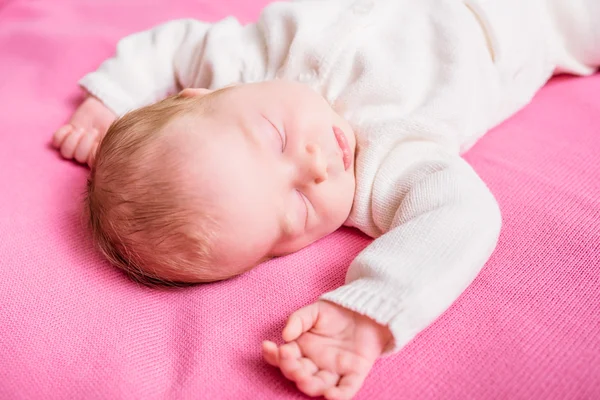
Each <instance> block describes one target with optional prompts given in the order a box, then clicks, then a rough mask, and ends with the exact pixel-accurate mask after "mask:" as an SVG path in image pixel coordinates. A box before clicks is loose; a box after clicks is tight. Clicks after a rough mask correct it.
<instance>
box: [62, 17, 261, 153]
mask: <svg viewBox="0 0 600 400" xmlns="http://www.w3.org/2000/svg"><path fill="white" fill-rule="evenodd" d="M252 39H256V40H255V41H256V42H259V41H260V38H259V37H258V36H257V35H256V32H255V31H253V27H252V26H247V27H242V26H241V25H240V24H239V23H238V22H237V21H236V20H235V19H233V18H227V19H224V20H222V21H220V22H217V23H214V24H208V23H204V22H200V21H196V20H175V21H171V22H167V23H165V24H162V25H159V26H157V27H155V28H153V29H150V30H147V31H144V32H139V33H136V34H133V35H130V36H128V37H126V38H124V39H122V40H121V41H120V42H119V43H118V45H117V51H116V54H115V55H114V56H113V57H111V58H109V59H108V60H106V61H104V62H103V63H102V64H101V65H100V67H99V68H98V70H96V71H95V72H92V73H90V74H88V75H86V76H85V77H83V79H81V81H80V82H79V83H80V85H81V86H82V88H83V89H85V90H86V92H87V93H88V94H89V95H90V96H88V97H87V98H86V100H85V101H84V103H83V104H81V106H80V107H79V108H78V109H77V110H76V111H75V113H74V114H73V116H72V118H71V120H70V121H69V123H68V124H66V125H65V126H63V127H61V128H60V129H58V130H57V131H56V132H55V134H54V138H53V144H54V146H55V147H57V148H60V151H61V154H62V155H63V156H64V157H65V158H75V159H76V160H77V161H80V162H89V161H90V160H91V159H92V157H93V154H94V151H95V148H96V146H97V143H98V142H99V141H100V139H101V138H102V137H103V136H104V134H105V133H106V131H107V129H108V127H109V126H110V123H111V122H112V121H114V119H115V118H116V117H120V116H122V115H123V114H125V113H126V112H127V111H130V110H133V109H136V108H139V107H142V106H145V105H148V104H151V103H153V102H155V101H158V100H161V99H163V98H165V97H166V96H167V95H169V94H173V93H175V92H177V91H178V90H179V89H180V88H182V87H210V86H211V85H225V84H230V83H235V82H237V81H238V80H239V78H240V76H241V72H240V69H241V65H242V64H243V62H242V58H243V57H244V56H246V55H247V53H249V52H250V50H249V49H257V48H258V46H257V45H256V46H252V45H251V42H252V43H253V41H252Z"/></svg>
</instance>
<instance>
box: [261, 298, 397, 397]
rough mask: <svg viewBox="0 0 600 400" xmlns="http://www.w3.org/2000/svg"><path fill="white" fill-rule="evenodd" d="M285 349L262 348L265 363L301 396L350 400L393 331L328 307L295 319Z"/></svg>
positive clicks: (307, 310)
mask: <svg viewBox="0 0 600 400" xmlns="http://www.w3.org/2000/svg"><path fill="white" fill-rule="evenodd" d="M282 336H283V340H285V341H286V343H285V344H284V345H282V346H279V347H277V345H276V344H275V343H273V342H270V341H265V342H263V357H264V358H265V360H266V361H267V362H268V363H269V364H271V365H273V366H275V367H279V368H280V369H281V372H282V373H283V375H285V377H286V378H288V379H290V380H292V381H294V382H295V383H296V386H297V387H298V389H300V391H302V392H304V393H305V394H307V395H309V396H325V398H327V399H329V400H342V399H350V398H352V397H353V396H354V395H355V394H356V393H357V392H358V390H359V389H360V387H361V386H362V384H363V381H364V380H365V378H366V377H367V375H368V373H369V371H370V370H371V368H372V367H373V364H374V363H375V360H377V357H379V356H380V355H381V353H382V352H383V350H384V348H385V346H386V345H387V344H388V343H389V341H390V340H392V335H391V333H390V331H389V329H388V328H387V327H385V326H382V325H379V324H378V323H376V322H375V321H373V320H372V319H370V318H368V317H365V316H364V315H361V314H358V313H355V312H354V311H350V310H348V309H346V308H343V307H341V306H338V305H336V304H333V303H330V302H328V301H322V300H320V301H317V302H316V303H313V304H311V305H309V306H307V307H304V308H301V309H300V310H298V311H296V312H295V313H293V314H292V315H291V316H290V318H289V319H288V321H287V324H286V326H285V328H284V329H283V335H282Z"/></svg>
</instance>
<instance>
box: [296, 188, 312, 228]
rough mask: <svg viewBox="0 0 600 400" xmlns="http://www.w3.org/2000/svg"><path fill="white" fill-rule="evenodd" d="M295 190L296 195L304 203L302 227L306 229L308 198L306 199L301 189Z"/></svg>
mask: <svg viewBox="0 0 600 400" xmlns="http://www.w3.org/2000/svg"><path fill="white" fill-rule="evenodd" d="M296 192H297V193H298V195H299V196H300V198H301V199H302V202H303V203H304V211H305V217H304V228H305V229H306V226H307V225H308V203H310V200H308V198H307V197H306V196H305V195H304V194H303V193H302V192H301V191H299V190H296Z"/></svg>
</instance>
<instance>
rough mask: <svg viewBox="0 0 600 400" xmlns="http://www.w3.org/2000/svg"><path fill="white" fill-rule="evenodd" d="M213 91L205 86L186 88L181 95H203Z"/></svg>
mask: <svg viewBox="0 0 600 400" xmlns="http://www.w3.org/2000/svg"><path fill="white" fill-rule="evenodd" d="M212 92H213V91H212V90H210V89H205V88H186V89H183V90H182V91H181V92H179V95H180V96H181V97H202V96H206V95H207V94H209V93H212Z"/></svg>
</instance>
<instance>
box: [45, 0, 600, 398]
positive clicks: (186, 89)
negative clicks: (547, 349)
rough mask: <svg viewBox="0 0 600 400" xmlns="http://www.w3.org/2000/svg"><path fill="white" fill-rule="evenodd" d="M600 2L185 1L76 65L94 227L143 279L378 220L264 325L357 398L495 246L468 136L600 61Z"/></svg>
mask: <svg viewBox="0 0 600 400" xmlns="http://www.w3.org/2000/svg"><path fill="white" fill-rule="evenodd" d="M592 16H594V17H595V20H593V18H592ZM599 16H600V6H599V3H598V2H597V1H596V0H572V1H570V2H568V4H567V2H564V1H561V0H532V1H528V2H522V1H520V0H496V1H494V0H492V1H489V0H488V1H483V0H471V1H468V0H467V1H460V0H421V1H410V0H372V1H370V0H358V1H356V2H350V1H347V0H303V1H295V2H278V3H273V4H270V5H269V6H267V7H266V8H265V9H264V10H263V12H262V14H261V16H260V18H259V20H258V22H257V23H253V24H248V25H241V24H240V23H239V22H238V21H237V20H236V19H234V18H226V19H224V20H222V21H220V22H216V23H204V22H200V21H196V20H191V19H190V20H177V21H172V22H168V23H165V24H163V25H160V26H158V27H155V28H153V29H151V30H149V31H145V32H141V33H137V34H134V35H131V36H129V37H127V38H125V39H123V40H122V41H121V42H120V43H119V44H118V46H117V52H116V55H115V56H114V57H112V58H110V59H108V60H106V61H105V62H104V63H102V65H101V66H100V67H99V69H98V70H97V71H95V72H92V73H90V74H88V75H86V76H85V77H84V78H83V79H82V80H81V82H80V84H81V86H82V87H83V88H84V89H85V90H86V91H87V93H88V97H87V98H86V100H85V101H84V102H83V103H82V104H81V105H80V107H79V108H78V109H77V110H76V111H75V113H74V115H73V116H72V118H71V120H70V122H69V123H68V124H67V125H65V126H63V127H61V128H60V129H59V130H58V131H57V132H56V133H55V134H54V145H55V146H56V147H57V148H59V149H60V151H61V153H62V155H63V156H64V157H65V158H69V159H70V158H74V159H76V160H77V161H80V162H83V163H88V164H89V165H90V166H91V173H90V178H89V182H88V187H87V197H86V211H87V215H88V219H89V223H90V227H91V231H92V233H93V236H94V238H95V242H96V243H97V245H98V247H99V248H100V250H101V251H102V253H103V254H104V255H105V256H106V257H107V258H108V260H109V261H110V262H111V263H112V264H114V265H115V266H116V267H118V268H120V269H122V270H124V271H125V272H126V273H127V274H128V275H129V276H131V277H132V278H134V279H135V280H137V281H139V282H142V283H145V284H149V285H181V284H193V283H199V282H213V281H217V280H223V279H228V278H230V277H234V276H236V275H239V274H242V273H243V272H245V271H248V270H249V269H252V268H254V267H256V266H257V265H259V264H260V263H261V262H263V261H265V260H268V259H271V258H274V257H281V256H285V255H286V254H289V253H293V252H295V251H298V250H300V249H302V248H304V247H306V246H308V245H310V244H311V243H313V242H315V241H316V240H318V239H320V238H322V237H324V236H326V235H328V234H330V233H332V232H334V231H335V230H336V229H338V228H340V227H341V226H343V225H345V226H350V227H355V228H358V229H360V230H361V231H362V232H364V233H366V234H367V235H369V236H371V237H372V238H374V241H373V242H372V243H371V244H370V245H369V246H368V247H367V248H366V249H365V250H363V251H362V252H361V253H360V254H359V255H358V257H356V259H355V260H354V261H353V262H352V263H351V264H350V266H349V269H348V273H347V275H346V282H345V285H343V286H342V287H340V288H337V289H335V290H333V291H331V292H329V293H325V294H323V295H322V296H321V298H320V299H319V300H318V301H316V302H315V303H314V304H311V305H308V306H307V307H304V308H302V309H300V310H298V311H296V312H295V313H293V314H292V315H291V316H290V318H289V319H288V321H287V325H286V326H285V328H284V330H283V334H282V335H283V339H284V341H285V343H284V344H283V345H281V346H277V345H276V344H275V343H273V342H270V341H265V342H264V343H263V356H264V358H265V360H266V361H267V362H268V363H270V364H272V365H274V366H276V367H278V368H280V369H281V371H282V373H283V374H284V375H285V377H287V378H288V379H290V380H292V381H294V382H295V383H296V385H297V387H298V388H299V389H300V390H301V391H302V392H304V393H306V394H308V395H310V396H320V395H323V396H325V397H326V398H328V399H349V398H351V397H352V396H354V395H355V394H356V393H357V391H358V390H359V389H360V387H361V385H362V383H363V381H364V379H365V377H366V376H367V374H368V372H369V371H370V369H371V367H372V366H373V363H374V362H375V361H376V359H377V358H378V357H380V356H382V355H385V354H391V353H393V352H396V351H398V350H399V349H401V348H402V347H403V346H405V345H406V344H407V343H408V342H409V341H410V340H411V339H412V338H413V337H414V336H415V335H416V334H417V333H419V332H420V331H422V330H423V329H424V328H425V327H427V326H428V325H430V324H431V323H432V322H433V321H434V320H435V319H436V318H437V317H438V316H439V315H440V314H441V313H443V312H444V311H445V310H446V309H447V308H448V307H449V306H450V305H451V304H452V303H453V301H454V300H455V299H456V298H457V297H458V296H459V295H460V294H461V293H462V292H463V291H464V289H465V288H466V287H467V286H468V285H469V284H470V282H471V281H472V280H473V279H474V277H475V276H476V275H477V273H478V272H479V271H480V269H481V268H482V266H483V265H484V264H485V262H486V261H487V259H488V258H489V256H490V254H491V252H492V251H493V249H494V247H495V245H496V241H497V239H498V234H499V231H500V225H501V218H500V212H499V208H498V205H497V203H496V201H495V200H494V197H493V196H492V194H491V193H490V191H489V190H488V188H487V187H486V185H485V184H484V182H483V181H482V180H481V179H480V178H479V177H478V175H477V174H476V173H475V171H474V170H473V169H472V168H471V167H470V166H469V164H467V162H465V160H464V159H463V158H462V157H461V154H462V153H463V152H464V151H466V150H467V149H468V148H469V147H470V146H472V145H473V144H474V143H475V142H476V141H477V139H479V138H480V137H481V136H482V135H483V134H484V133H485V132H486V131H488V130H489V129H490V128H492V127H493V126H495V125H497V124H498V123H500V122H501V121H503V120H505V119H506V118H508V117H509V116H511V115H512V114H513V113H515V112H516V111H517V110H519V109H520V108H522V107H523V106H524V105H526V104H527V103H528V102H529V101H530V100H531V98H532V97H533V95H534V94H535V92H536V91H537V90H538V89H539V88H540V87H541V86H542V85H543V84H544V83H545V82H546V81H547V80H548V79H549V78H550V77H551V76H552V75H553V74H554V73H558V72H569V73H574V74H579V75H587V74H591V73H593V72H594V71H595V68H596V67H597V66H598V65H599V64H600V28H599V27H600V24H599V23H598V22H599V21H597V19H598V17H599Z"/></svg>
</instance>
